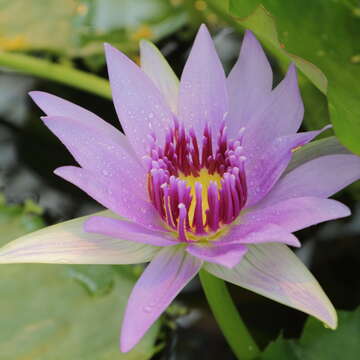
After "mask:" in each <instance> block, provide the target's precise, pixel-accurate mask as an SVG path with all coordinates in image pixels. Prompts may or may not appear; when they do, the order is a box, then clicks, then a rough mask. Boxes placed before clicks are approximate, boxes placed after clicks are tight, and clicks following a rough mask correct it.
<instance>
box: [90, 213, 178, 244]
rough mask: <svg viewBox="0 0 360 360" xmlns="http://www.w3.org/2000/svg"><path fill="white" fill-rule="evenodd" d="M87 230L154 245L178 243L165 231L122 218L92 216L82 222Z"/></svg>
mask: <svg viewBox="0 0 360 360" xmlns="http://www.w3.org/2000/svg"><path fill="white" fill-rule="evenodd" d="M84 229H85V231H87V232H91V233H96V234H102V235H107V236H111V237H114V238H117V239H128V240H130V241H134V242H139V243H144V244H150V245H154V246H171V245H178V244H179V243H178V242H177V241H176V239H175V238H174V237H171V235H170V233H169V232H167V231H154V230H149V229H147V228H144V227H142V226H140V225H138V224H135V223H133V222H130V221H126V220H123V219H114V218H108V217H104V216H92V217H90V218H89V219H88V220H87V221H86V222H85V224H84Z"/></svg>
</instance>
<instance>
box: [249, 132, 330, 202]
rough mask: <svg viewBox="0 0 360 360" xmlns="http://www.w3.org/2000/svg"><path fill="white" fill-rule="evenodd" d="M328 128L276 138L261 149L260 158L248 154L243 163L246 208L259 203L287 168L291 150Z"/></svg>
mask: <svg viewBox="0 0 360 360" xmlns="http://www.w3.org/2000/svg"><path fill="white" fill-rule="evenodd" d="M328 128H329V126H325V127H324V128H322V129H321V130H316V131H307V132H303V133H297V134H292V135H285V136H280V137H278V138H276V139H275V140H274V141H273V142H272V143H271V144H270V145H269V146H267V147H265V146H264V147H263V148H262V152H261V155H260V154H258V155H260V157H256V156H255V157H254V156H253V155H254V154H249V157H247V161H246V162H245V173H246V182H247V188H248V199H247V204H246V206H252V205H254V204H256V203H257V202H259V201H260V200H261V199H262V198H264V197H265V195H266V194H267V193H268V192H269V191H270V190H271V189H272V187H273V186H274V185H275V183H276V182H277V181H278V179H279V178H280V176H281V174H282V173H283V172H284V171H285V169H286V168H287V166H288V164H289V162H290V160H291V157H292V154H293V149H295V148H297V147H298V146H302V145H304V144H306V143H308V142H309V141H311V140H312V139H313V138H314V137H316V136H318V135H319V134H320V133H322V132H323V131H325V130H327V129H328Z"/></svg>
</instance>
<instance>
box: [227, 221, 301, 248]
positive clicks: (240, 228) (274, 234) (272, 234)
mask: <svg viewBox="0 0 360 360" xmlns="http://www.w3.org/2000/svg"><path fill="white" fill-rule="evenodd" d="M240 221H241V218H240ZM221 241H223V242H232V243H238V244H260V243H265V242H266V243H267V242H279V243H283V244H287V245H291V246H296V247H300V246H301V244H300V242H299V240H298V239H297V238H296V236H294V235H293V234H291V233H290V232H289V231H286V230H284V229H283V228H282V227H281V226H278V225H275V224H258V223H256V224H241V223H240V224H239V225H234V226H233V227H232V228H231V230H230V231H229V233H228V234H226V235H224V236H223V237H222V238H221Z"/></svg>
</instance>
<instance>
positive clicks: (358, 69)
mask: <svg viewBox="0 0 360 360" xmlns="http://www.w3.org/2000/svg"><path fill="white" fill-rule="evenodd" d="M210 2H211V3H212V2H213V1H210ZM259 3H260V1H253V0H241V1H240V0H230V5H231V7H230V9H231V11H232V13H233V14H235V15H236V16H238V17H240V19H239V20H238V23H237V24H238V25H241V26H242V27H245V28H249V29H251V30H253V31H254V32H255V34H256V35H257V36H258V37H259V38H260V39H261V40H262V41H263V42H264V44H265V46H267V47H268V49H269V50H270V52H272V54H273V55H275V56H276V57H277V59H278V60H279V61H280V63H281V64H286V63H287V62H288V61H290V60H291V61H294V62H295V63H296V65H297V66H298V68H299V69H300V70H301V71H302V72H303V74H304V75H306V77H307V78H309V79H310V80H311V81H312V82H313V83H314V84H315V86H317V87H318V88H319V89H320V90H321V91H322V92H323V93H326V94H327V95H328V103H329V111H330V119H331V122H332V123H333V125H334V130H335V133H336V135H337V136H338V138H339V139H340V141H341V142H342V143H343V144H344V145H345V146H347V147H348V148H349V149H350V150H352V151H353V152H356V153H358V154H360V142H359V141H358V139H359V137H360V87H359V86H358V79H359V78H360V66H359V63H360V56H359V54H360V43H359V36H360V15H359V14H360V8H359V7H355V5H354V4H355V3H353V2H349V1H328V0H317V1H312V0H305V1H304V0H293V1H273V0H262V1H261V4H263V5H264V6H265V7H264V6H262V5H259ZM257 5H258V7H256V6H257ZM265 8H266V9H265ZM252 11H253V12H252ZM268 11H270V12H271V14H270V13H269V12H268ZM249 14H250V15H249ZM299 14H301V16H299ZM273 16H274V18H273ZM275 19H276V25H275ZM292 54H296V55H292ZM305 59H306V60H305ZM310 62H311V63H310ZM319 69H321V70H322V71H323V73H322V72H321V71H320V70H319ZM324 74H325V75H326V78H327V80H328V86H327V83H326V78H325V77H324Z"/></svg>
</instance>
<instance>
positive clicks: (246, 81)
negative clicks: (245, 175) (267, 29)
mask: <svg viewBox="0 0 360 360" xmlns="http://www.w3.org/2000/svg"><path fill="white" fill-rule="evenodd" d="M272 83H273V74H272V70H271V66H270V64H269V61H268V59H267V58H266V55H265V53H264V50H263V49H262V47H261V45H260V43H259V42H258V40H257V39H256V37H255V36H254V34H253V33H252V32H251V31H249V30H246V32H245V36H244V40H243V42H242V45H241V50H240V55H239V58H238V60H237V62H236V64H235V65H234V67H233V68H232V70H231V72H230V74H229V76H228V78H227V88H228V93H229V116H228V118H227V119H228V120H227V124H226V125H227V127H228V133H229V134H236V133H237V132H238V131H239V129H240V128H241V127H243V126H246V125H247V122H248V120H249V119H250V117H251V116H253V114H254V113H255V112H256V111H258V110H259V104H263V103H265V102H267V101H268V97H269V96H270V93H271V90H272Z"/></svg>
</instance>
